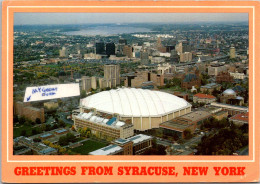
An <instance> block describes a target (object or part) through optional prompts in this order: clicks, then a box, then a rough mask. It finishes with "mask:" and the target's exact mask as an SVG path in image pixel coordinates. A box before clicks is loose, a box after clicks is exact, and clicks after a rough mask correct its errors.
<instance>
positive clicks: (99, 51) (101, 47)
mask: <svg viewBox="0 0 260 184" xmlns="http://www.w3.org/2000/svg"><path fill="white" fill-rule="evenodd" d="M104 53H105V44H104V42H97V43H96V54H104Z"/></svg>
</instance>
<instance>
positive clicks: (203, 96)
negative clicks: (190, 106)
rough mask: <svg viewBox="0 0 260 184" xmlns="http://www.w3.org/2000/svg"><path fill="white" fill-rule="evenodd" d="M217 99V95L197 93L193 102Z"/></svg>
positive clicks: (208, 101)
mask: <svg viewBox="0 0 260 184" xmlns="http://www.w3.org/2000/svg"><path fill="white" fill-rule="evenodd" d="M216 100H217V98H216V97H214V96H212V95H208V94H203V93H197V94H195V95H194V96H193V102H194V103H205V104H208V103H212V102H215V101H216Z"/></svg>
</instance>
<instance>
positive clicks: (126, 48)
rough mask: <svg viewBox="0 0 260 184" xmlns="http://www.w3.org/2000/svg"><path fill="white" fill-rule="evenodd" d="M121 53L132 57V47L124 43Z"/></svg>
mask: <svg viewBox="0 0 260 184" xmlns="http://www.w3.org/2000/svg"><path fill="white" fill-rule="evenodd" d="M123 54H124V55H125V56H127V57H128V58H132V57H133V47H132V46H130V45H125V46H124V47H123Z"/></svg>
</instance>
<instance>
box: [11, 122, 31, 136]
mask: <svg viewBox="0 0 260 184" xmlns="http://www.w3.org/2000/svg"><path fill="white" fill-rule="evenodd" d="M13 130H14V131H13V134H14V136H13V137H14V138H16V137H19V136H21V132H22V131H23V130H26V136H30V135H31V134H32V126H31V125H30V126H28V125H21V126H17V127H14V129H13Z"/></svg>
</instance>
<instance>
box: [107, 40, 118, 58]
mask: <svg viewBox="0 0 260 184" xmlns="http://www.w3.org/2000/svg"><path fill="white" fill-rule="evenodd" d="M115 50H116V48H115V44H114V43H107V44H106V55H107V56H108V57H109V56H110V55H115Z"/></svg>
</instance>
